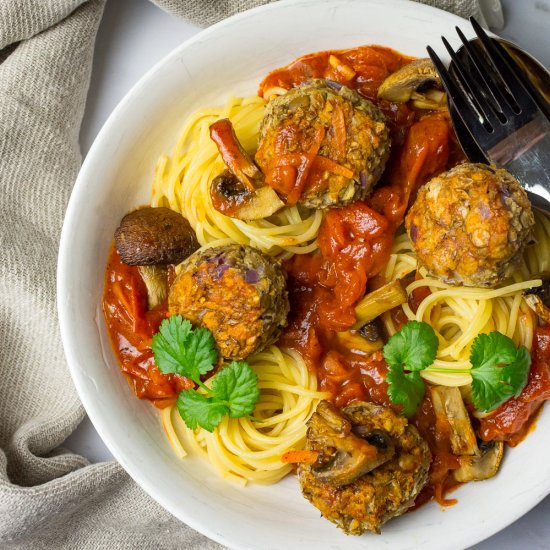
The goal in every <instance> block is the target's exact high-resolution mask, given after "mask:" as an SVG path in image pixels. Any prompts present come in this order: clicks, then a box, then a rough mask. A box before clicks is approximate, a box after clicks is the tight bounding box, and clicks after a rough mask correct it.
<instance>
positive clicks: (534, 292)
mask: <svg viewBox="0 0 550 550" xmlns="http://www.w3.org/2000/svg"><path fill="white" fill-rule="evenodd" d="M540 278H541V279H542V285H541V286H537V287H534V288H529V289H527V290H526V291H525V292H524V294H523V298H524V299H525V302H526V304H527V305H528V306H529V307H530V308H531V309H532V310H533V311H534V312H535V313H536V314H537V315H538V316H539V317H540V318H541V319H542V320H543V321H544V322H545V323H550V273H543V274H541V275H540Z"/></svg>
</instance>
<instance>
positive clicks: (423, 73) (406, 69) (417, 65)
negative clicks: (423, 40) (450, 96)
mask: <svg viewBox="0 0 550 550" xmlns="http://www.w3.org/2000/svg"><path fill="white" fill-rule="evenodd" d="M378 97H379V98H380V99H386V100H387V101H394V102H396V103H406V102H407V101H410V100H413V102H414V105H415V107H417V108H419V109H445V108H446V101H445V99H446V98H445V94H444V93H443V92H442V91H441V80H440V78H439V75H438V74H437V71H436V69H435V67H434V64H433V63H432V61H431V59H429V58H427V57H426V58H421V59H415V60H414V61H411V62H410V63H407V65H404V66H403V67H401V68H400V69H398V70H397V71H396V72H394V73H392V74H391V75H390V76H388V77H387V78H386V79H385V80H384V82H382V84H381V86H380V88H379V89H378Z"/></svg>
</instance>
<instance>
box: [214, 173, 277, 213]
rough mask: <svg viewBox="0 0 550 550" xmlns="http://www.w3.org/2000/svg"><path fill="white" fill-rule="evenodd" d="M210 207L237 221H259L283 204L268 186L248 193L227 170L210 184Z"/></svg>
mask: <svg viewBox="0 0 550 550" xmlns="http://www.w3.org/2000/svg"><path fill="white" fill-rule="evenodd" d="M210 198H211V200H212V206H213V207H214V208H215V209H216V210H217V211H218V212H220V213H222V214H225V215H226V216H230V217H231V218H236V219H239V220H259V219H264V218H267V217H268V216H271V215H272V214H274V213H275V212H277V211H278V210H280V209H281V208H282V207H283V206H284V203H283V201H282V200H281V199H280V198H279V196H278V195H277V193H276V192H275V191H274V190H273V189H272V188H271V187H269V186H267V185H266V186H264V187H260V188H258V189H255V190H254V191H250V190H249V189H248V188H247V187H245V185H243V183H242V182H241V181H240V180H239V179H238V178H237V177H236V176H235V174H233V173H232V172H231V171H229V170H225V171H224V172H222V173H221V174H220V175H219V176H217V177H215V178H214V179H213V180H212V183H211V184H210Z"/></svg>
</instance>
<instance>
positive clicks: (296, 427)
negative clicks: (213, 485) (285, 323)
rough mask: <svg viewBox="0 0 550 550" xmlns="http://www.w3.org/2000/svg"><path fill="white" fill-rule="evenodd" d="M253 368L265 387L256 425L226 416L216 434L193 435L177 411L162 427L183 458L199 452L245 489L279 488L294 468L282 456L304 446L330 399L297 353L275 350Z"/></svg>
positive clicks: (165, 415) (169, 411) (254, 360)
mask: <svg viewBox="0 0 550 550" xmlns="http://www.w3.org/2000/svg"><path fill="white" fill-rule="evenodd" d="M249 364H250V366H251V367H252V368H253V370H254V371H255V372H256V374H257V376H258V381H259V382H258V387H259V388H260V399H259V401H258V403H257V405H256V409H255V412H254V418H255V420H252V419H250V418H246V417H245V418H229V417H227V416H226V417H224V419H223V420H222V422H221V423H220V425H219V426H218V428H216V429H215V430H214V432H213V433H210V432H208V431H206V430H204V429H203V428H198V429H196V430H191V429H189V428H187V427H186V425H185V423H184V422H183V420H182V419H181V417H180V415H179V413H178V410H177V408H176V406H171V407H167V408H166V409H164V410H163V412H162V422H163V424H164V429H165V431H166V433H167V435H168V438H169V440H170V444H171V445H172V447H173V448H174V451H175V453H176V454H177V455H178V456H179V457H181V458H183V457H184V456H186V454H187V453H188V452H189V453H197V454H199V455H201V456H203V457H204V458H205V459H206V460H207V461H208V462H209V463H210V464H211V465H212V466H213V467H214V468H215V469H216V470H217V471H218V473H219V474H220V475H221V476H222V477H224V478H226V479H229V480H231V481H234V482H236V483H239V484H243V485H244V484H246V483H247V482H249V481H254V482H256V483H275V482H276V481H279V480H280V479H281V478H282V477H284V476H285V475H286V474H287V473H288V472H290V470H291V469H292V466H291V465H290V464H284V463H283V462H281V455H282V454H283V453H284V452H286V451H288V450H290V449H295V448H301V447H303V445H304V442H305V437H306V429H307V427H306V422H307V420H308V419H309V417H310V416H311V414H312V413H313V411H314V410H315V408H316V406H317V403H318V402H319V401H320V400H321V399H324V398H326V397H327V395H326V394H324V393H322V392H318V391H317V378H316V375H315V373H314V372H310V371H309V370H308V368H307V366H306V364H305V362H304V360H303V359H302V357H301V356H300V355H299V354H298V353H296V352H294V351H291V350H281V349H279V348H278V347H276V346H271V347H270V348H269V349H267V350H264V351H263V352H261V353H258V354H256V355H255V356H254V357H251V358H249Z"/></svg>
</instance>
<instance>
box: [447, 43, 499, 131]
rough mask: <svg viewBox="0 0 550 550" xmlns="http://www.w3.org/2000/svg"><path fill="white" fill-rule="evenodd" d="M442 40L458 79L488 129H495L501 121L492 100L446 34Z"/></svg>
mask: <svg viewBox="0 0 550 550" xmlns="http://www.w3.org/2000/svg"><path fill="white" fill-rule="evenodd" d="M441 40H442V41H443V44H444V45H445V48H447V51H448V52H449V55H450V56H451V59H452V60H453V63H454V67H455V68H456V72H457V76H458V79H459V81H460V83H461V84H462V86H463V87H464V90H465V91H466V92H467V95H468V98H469V99H470V101H471V102H472V103H473V104H474V105H475V106H476V108H477V110H478V112H479V113H481V115H482V117H483V118H484V120H485V122H486V124H488V126H489V128H487V130H489V131H491V130H493V129H494V128H496V127H497V126H498V125H499V123H500V121H499V120H498V116H497V114H496V110H495V109H494V107H493V106H492V105H491V103H490V101H489V100H488V99H487V97H486V94H485V93H484V91H483V89H482V88H480V86H479V82H477V81H476V80H474V78H473V77H472V75H471V74H470V72H469V71H468V70H467V69H466V67H465V66H464V64H463V63H462V62H461V61H460V59H459V58H458V56H457V55H456V53H455V51H454V50H453V48H452V47H451V45H450V44H449V42H448V41H447V39H446V38H445V37H444V36H442V37H441ZM468 92H469V93H468Z"/></svg>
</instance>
